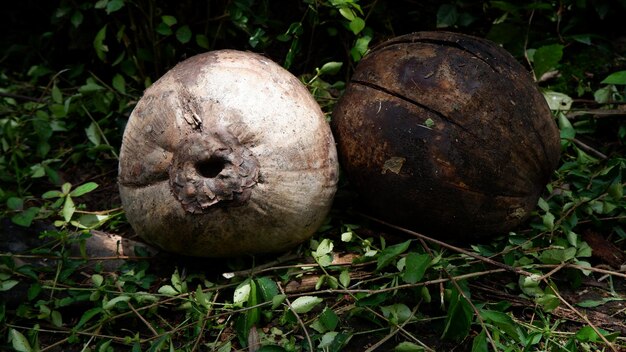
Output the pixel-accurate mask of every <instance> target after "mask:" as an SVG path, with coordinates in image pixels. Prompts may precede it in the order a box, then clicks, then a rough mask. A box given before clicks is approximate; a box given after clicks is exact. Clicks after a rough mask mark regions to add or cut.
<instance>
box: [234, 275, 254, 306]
mask: <svg viewBox="0 0 626 352" xmlns="http://www.w3.org/2000/svg"><path fill="white" fill-rule="evenodd" d="M250 290H251V287H250V280H246V281H244V282H242V283H241V284H239V286H237V288H236V289H235V292H234V293H233V304H234V305H236V306H238V307H243V304H244V303H245V302H248V299H249V298H250Z"/></svg>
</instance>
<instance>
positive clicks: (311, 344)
mask: <svg viewBox="0 0 626 352" xmlns="http://www.w3.org/2000/svg"><path fill="white" fill-rule="evenodd" d="M276 284H277V285H278V289H279V290H280V293H282V294H283V295H285V302H286V303H287V307H289V310H291V312H292V313H293V315H294V316H295V317H296V319H297V320H298V324H300V326H301V327H302V331H303V332H304V336H305V337H306V341H307V343H308V344H309V349H310V350H311V351H313V350H314V349H313V341H311V336H309V332H308V331H307V329H306V325H304V322H303V321H302V319H301V318H300V316H299V315H298V313H296V311H295V309H293V307H292V306H291V302H290V301H289V297H287V294H285V290H284V289H283V285H281V284H280V282H277V283H276Z"/></svg>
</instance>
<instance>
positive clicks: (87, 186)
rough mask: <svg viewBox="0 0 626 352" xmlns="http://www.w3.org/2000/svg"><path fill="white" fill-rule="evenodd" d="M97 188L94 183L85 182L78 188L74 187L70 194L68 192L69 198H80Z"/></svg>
mask: <svg viewBox="0 0 626 352" xmlns="http://www.w3.org/2000/svg"><path fill="white" fill-rule="evenodd" d="M96 188H98V184H97V183H95V182H87V183H84V184H82V185H80V186H78V187H76V188H75V189H74V190H73V191H72V192H70V196H72V197H80V196H82V195H84V194H87V193H89V192H91V191H93V190H94V189H96Z"/></svg>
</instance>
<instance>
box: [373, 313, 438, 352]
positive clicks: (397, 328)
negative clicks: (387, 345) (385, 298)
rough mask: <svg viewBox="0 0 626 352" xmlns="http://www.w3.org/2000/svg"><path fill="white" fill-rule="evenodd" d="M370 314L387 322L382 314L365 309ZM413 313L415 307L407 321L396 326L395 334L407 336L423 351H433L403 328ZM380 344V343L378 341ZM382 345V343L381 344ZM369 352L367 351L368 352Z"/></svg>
mask: <svg viewBox="0 0 626 352" xmlns="http://www.w3.org/2000/svg"><path fill="white" fill-rule="evenodd" d="M365 308H366V309H367V310H368V311H369V312H370V313H372V314H374V315H375V316H377V317H378V318H380V319H383V320H387V318H385V316H383V315H382V314H380V313H378V312H377V311H375V310H373V309H372V308H370V307H365ZM415 311H417V306H416V307H415V308H414V309H413V312H412V313H411V316H410V317H409V319H407V320H406V321H405V322H404V323H403V324H402V325H396V332H397V331H401V332H402V333H403V334H405V335H407V336H408V337H409V338H411V340H413V341H415V342H416V343H417V344H419V345H420V346H422V347H424V349H425V350H427V351H434V350H433V349H431V348H430V347H428V345H426V344H425V343H423V342H422V341H420V340H419V339H418V338H417V337H415V336H413V334H411V333H410V332H408V331H407V330H406V329H405V328H404V326H405V325H406V323H408V321H409V320H410V319H411V318H412V317H413V315H414V314H415ZM390 335H391V336H393V335H395V332H394V333H391V334H390ZM390 335H387V336H388V337H391V336H390ZM386 339H387V338H383V340H386ZM379 343H380V341H379ZM383 343H384V341H383ZM381 344H382V343H381ZM368 351H369V350H368Z"/></svg>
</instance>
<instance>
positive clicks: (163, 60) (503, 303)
mask: <svg viewBox="0 0 626 352" xmlns="http://www.w3.org/2000/svg"><path fill="white" fill-rule="evenodd" d="M36 5H37V6H35V5H33V4H31V3H29V1H24V2H22V3H20V4H14V5H12V6H13V7H10V8H8V9H7V11H6V14H5V16H6V21H4V23H3V26H6V28H3V29H4V30H3V33H7V35H6V36H4V37H3V38H2V39H1V45H0V47H2V48H5V50H4V51H3V53H2V58H1V59H0V60H2V64H3V65H2V69H0V148H2V153H1V154H0V182H1V183H0V201H2V204H3V208H1V210H2V223H1V227H0V229H1V230H2V231H0V234H2V236H3V237H2V244H0V248H2V250H1V251H0V295H1V297H2V300H1V302H0V321H1V322H2V325H1V326H0V349H2V350H5V349H6V350H11V349H13V350H17V351H51V350H58V351H72V350H76V351H87V350H89V351H117V350H132V351H144V350H145V351H204V350H216V351H313V350H315V351H317V350H320V351H364V350H367V351H374V350H395V351H433V350H437V351H447V350H455V351H489V350H497V351H500V350H502V351H535V350H541V351H596V350H602V351H619V350H626V340H625V339H624V337H623V333H624V332H626V323H625V319H626V315H625V313H624V300H625V299H626V295H625V293H624V292H626V291H625V290H626V281H625V280H624V279H625V278H626V273H624V271H623V264H624V263H625V262H626V260H625V259H626V258H625V254H624V239H625V238H626V232H625V231H624V229H623V224H624V220H625V219H626V200H625V199H624V194H623V188H624V180H623V176H622V174H623V172H624V169H625V168H626V160H625V158H624V155H626V154H625V148H624V141H625V140H626V124H625V123H624V116H625V115H626V99H625V94H626V60H625V55H626V33H624V31H623V30H620V28H622V23H621V22H620V21H622V19H623V18H624V15H626V3H624V1H621V2H620V1H616V2H602V1H594V2H591V1H585V0H578V1H567V0H566V1H559V2H552V1H536V2H532V3H526V2H521V3H518V2H513V1H510V2H509V1H485V2H465V1H452V2H435V1H429V2H419V3H418V2H413V1H394V2H384V1H375V0H374V1H356V0H329V1H321V0H308V1H298V2H295V1H294V2H284V3H282V2H270V1H251V0H231V1H227V2H207V3H206V4H202V5H199V4H197V3H195V2H192V1H182V2H179V3H177V4H176V6H174V5H169V4H167V3H160V2H154V1H148V0H137V1H127V0H99V1H96V2H89V1H59V2H49V3H47V4H46V5H41V4H36ZM27 12H28V13H29V16H31V17H30V18H31V19H32V22H31V23H32V24H31V25H28V26H26V25H25V24H24V22H23V21H22V20H21V18H23V15H24V14H25V13H27ZM435 29H445V30H452V31H459V32H463V33H468V34H475V35H479V36H483V37H487V38H490V39H491V40H494V41H496V42H498V43H500V44H502V45H503V46H504V47H505V48H506V49H507V50H509V51H510V52H511V53H512V54H513V55H515V57H516V58H518V59H519V60H520V62H522V63H523V64H524V65H526V66H527V67H528V69H529V70H531V71H532V72H533V74H534V77H535V78H536V80H537V81H538V84H539V85H540V87H541V88H542V90H543V91H544V94H545V96H546V99H547V100H548V102H549V104H550V106H551V109H552V110H553V113H554V118H555V122H556V123H557V124H558V126H559V128H560V131H561V145H562V157H561V162H560V166H559V169H558V170H557V171H556V172H555V174H554V175H553V179H552V181H551V183H550V184H549V185H548V187H547V188H546V192H545V194H544V196H543V197H542V198H541V199H540V201H539V203H538V205H537V208H536V211H535V212H534V214H533V216H532V218H531V219H530V220H529V222H528V223H527V224H525V225H524V226H523V227H520V228H518V229H516V230H515V231H514V232H512V233H509V234H503V235H502V236H500V237H497V238H493V239H491V240H488V241H484V242H481V243H462V242H459V243H443V242H439V241H437V240H436V239H432V238H429V237H426V236H424V235H422V234H419V233H415V232H412V231H410V230H407V229H402V228H398V227H396V226H394V225H393V224H386V223H384V222H382V221H380V220H377V219H376V218H373V217H371V214H362V213H360V212H359V211H358V210H357V209H355V208H353V206H352V205H353V194H352V192H351V190H350V187H349V185H347V184H345V181H343V183H342V185H341V187H340V190H339V193H338V195H337V198H336V202H335V206H334V209H333V211H332V213H331V216H330V218H329V220H328V223H327V224H326V225H325V226H324V227H323V228H321V229H320V230H319V232H318V234H316V235H315V236H314V237H313V238H312V239H311V241H309V242H307V243H305V244H303V245H301V246H300V247H298V248H296V249H294V250H292V251H290V252H288V253H284V254H282V255H281V256H280V257H278V258H276V257H275V256H274V257H264V256H260V257H254V258H252V257H250V258H237V259H229V260H210V259H206V260H197V259H189V258H181V257H174V256H171V255H168V254H165V253H155V251H154V250H153V249H151V248H148V247H146V246H145V245H142V244H141V243H138V242H132V241H133V240H136V238H134V235H133V232H132V229H131V228H130V227H129V225H128V224H127V222H126V220H125V218H124V212H123V209H121V208H120V201H119V197H118V195H117V186H116V174H117V151H118V150H119V146H120V142H121V134H122V131H123V127H124V124H125V122H126V120H127V117H128V115H129V113H130V111H131V110H132V108H133V106H134V104H135V103H136V101H137V100H138V98H139V97H140V95H141V92H142V90H143V89H144V88H145V87H147V86H149V85H150V84H151V82H152V81H154V80H155V79H156V78H158V77H159V76H160V75H161V74H163V73H164V72H165V71H166V70H167V68H169V67H171V66H172V65H173V64H175V63H176V62H177V61H180V60H182V59H184V58H185V57H188V56H190V55H193V54H195V53H198V52H202V51H206V50H210V49H217V48H236V49H242V50H251V51H256V52H262V53H265V54H266V55H267V56H269V57H271V58H272V59H274V60H275V61H277V62H279V63H281V64H282V65H283V66H284V67H286V68H287V69H289V70H290V71H291V72H293V73H294V74H296V75H297V76H298V77H300V78H301V80H302V81H303V82H304V83H305V84H306V85H307V86H308V87H309V89H310V90H311V92H312V93H313V95H314V96H315V98H316V99H317V100H318V102H319V103H320V105H321V106H322V108H323V109H324V111H325V112H327V113H328V114H329V115H330V112H331V111H332V107H333V104H334V102H335V101H336V100H337V98H338V97H339V96H340V94H341V92H342V90H343V88H344V86H345V82H347V81H348V80H349V77H350V73H351V72H352V71H353V68H354V66H355V65H356V64H357V63H358V61H359V60H360V58H361V57H362V56H363V55H364V54H365V53H366V52H367V50H368V48H370V47H371V46H373V45H374V44H376V43H379V42H381V41H383V40H384V39H386V38H389V37H391V36H394V35H399V34H404V33H407V32H411V31H417V30H435ZM115 236H121V237H115ZM122 237H123V238H125V239H126V240H125V242H123V243H122V242H120V245H119V247H116V246H113V247H112V248H113V250H112V251H110V252H106V251H104V252H101V253H98V254H95V255H94V254H93V253H94V252H93V250H94V249H93V248H94V247H93V245H92V244H93V243H94V240H96V239H107V238H112V239H113V243H116V245H117V242H116V241H117V240H118V239H120V240H121V238H122ZM129 241H130V242H129ZM96 243H100V242H96ZM122 244H123V245H122ZM96 247H97V246H96ZM122 247H124V248H122Z"/></svg>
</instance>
